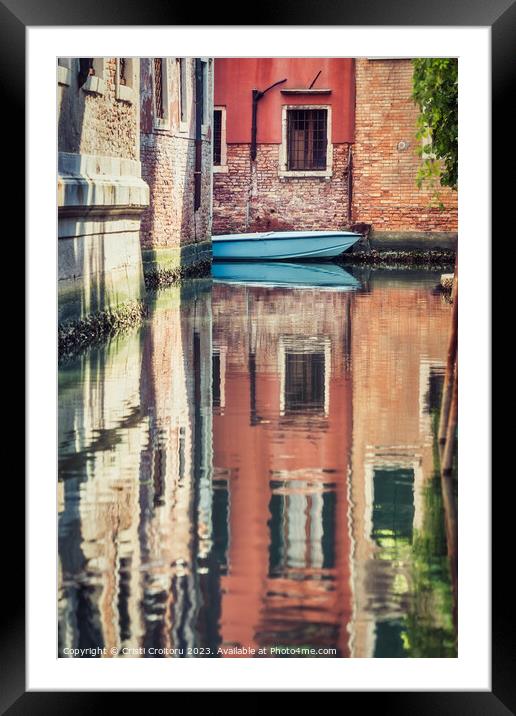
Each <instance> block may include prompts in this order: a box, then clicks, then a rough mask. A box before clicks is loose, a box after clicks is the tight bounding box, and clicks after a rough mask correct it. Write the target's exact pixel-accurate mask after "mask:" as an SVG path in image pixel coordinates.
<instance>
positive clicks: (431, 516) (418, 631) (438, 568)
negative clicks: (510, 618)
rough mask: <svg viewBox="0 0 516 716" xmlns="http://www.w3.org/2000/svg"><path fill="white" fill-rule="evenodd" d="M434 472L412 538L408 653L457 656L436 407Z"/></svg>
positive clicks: (434, 418) (428, 655)
mask: <svg viewBox="0 0 516 716" xmlns="http://www.w3.org/2000/svg"><path fill="white" fill-rule="evenodd" d="M431 415H432V425H433V434H434V474H433V475H432V477H431V479H429V480H428V482H427V484H426V486H425V488H424V494H423V502H424V511H423V514H424V518H423V526H422V528H421V529H420V530H416V531H415V532H414V540H413V554H412V565H413V579H414V600H413V608H412V609H411V611H410V613H409V615H408V618H407V634H408V642H409V651H410V656H413V657H432V656H433V657H454V656H457V648H456V640H455V630H454V626H453V618H452V589H451V581H450V570H449V562H448V553H447V545H446V533H445V526H444V507H443V499H442V492H441V482H440V474H439V448H438V444H437V430H438V424H439V410H438V409H434V410H432V413H431Z"/></svg>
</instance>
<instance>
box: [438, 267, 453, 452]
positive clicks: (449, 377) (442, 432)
mask: <svg viewBox="0 0 516 716" xmlns="http://www.w3.org/2000/svg"><path fill="white" fill-rule="evenodd" d="M452 301H453V308H452V326H451V333H450V340H449V343H448V357H447V360H446V371H445V374H444V385H443V397H442V402H441V414H440V416H439V430H438V432H437V440H438V444H439V452H440V454H441V457H442V450H443V448H444V444H445V442H446V430H447V427H448V418H449V416H450V406H451V400H452V392H453V380H454V378H453V376H454V371H455V362H456V359H457V333H458V331H457V324H458V276H457V260H455V277H454V281H453V289H452Z"/></svg>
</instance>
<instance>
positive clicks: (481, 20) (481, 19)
mask: <svg viewBox="0 0 516 716" xmlns="http://www.w3.org/2000/svg"><path fill="white" fill-rule="evenodd" d="M200 7H201V6H199V8H200ZM199 8H196V7H191V6H188V5H187V6H184V7H179V8H178V7H177V6H176V5H174V4H172V3H170V2H168V1H167V0H145V2H143V3H136V2H133V3H131V4H129V3H124V4H122V3H120V2H117V0H102V1H101V2H100V0H89V1H88V2H87V3H86V2H83V3H80V2H78V1H77V0H68V1H67V2H66V3H63V2H60V1H59V0H45V1H44V2H42V0H0V67H1V68H2V69H1V78H0V87H1V93H2V95H3V97H2V99H3V102H2V104H1V105H0V106H2V107H3V111H2V112H1V113H0V116H1V122H2V129H3V135H2V136H3V138H4V156H5V152H7V159H6V161H5V163H4V170H5V171H7V172H8V174H9V182H8V185H9V187H10V189H9V190H8V191H10V192H11V196H10V197H9V200H10V205H9V209H10V212H9V213H10V214H11V215H13V214H12V211H13V210H12V208H11V205H12V206H16V204H17V203H18V204H20V205H21V204H22V203H23V192H22V189H21V188H22V187H23V186H24V183H25V162H24V157H25V153H24V152H25V150H24V146H23V144H24V143H23V140H22V139H21V138H20V135H21V133H22V131H21V128H22V126H23V119H22V118H23V117H24V116H25V89H24V81H23V78H24V77H25V30H26V27H27V26H45V25H46V26H63V25H64V26H66V25H75V26H77V25H117V26H120V25H154V26H155V25H195V24H199V23H194V22H191V21H192V20H195V19H196V15H197V17H198V11H199ZM221 9H222V8H221V7H220V6H219V5H215V4H213V5H211V6H208V7H206V8H204V6H203V10H202V13H203V20H204V22H203V23H202V24H203V25H215V26H216V25H219V26H228V25H233V24H247V25H297V26H299V25H308V26H316V25H321V26H322V25H324V26H327V25H341V26H342V25H346V26H350V25H351V26H353V25H355V26H357V25H360V26H367V25H369V26H378V25H381V26H386V25H387V26H407V25H408V26H410V25H413V26H484V27H490V28H491V38H492V39H491V43H492V46H491V49H492V57H491V60H492V96H493V118H492V137H493V138H494V139H496V140H497V141H498V142H499V147H498V151H496V142H495V143H494V145H493V152H492V178H493V191H492V216H493V217H500V219H501V220H504V219H502V217H505V221H506V220H507V217H508V209H509V208H510V206H512V202H511V201H510V199H509V191H510V187H511V186H512V184H513V182H512V181H511V182H507V181H505V180H504V176H505V173H504V166H506V165H507V163H508V161H509V159H510V155H511V152H512V154H514V149H513V144H514V143H513V142H512V141H511V138H512V134H513V133H512V132H511V131H510V129H512V124H513V114H512V112H509V111H508V104H509V101H510V97H511V96H514V90H513V86H514V82H513V80H514V73H515V65H516V63H515V61H514V60H515V46H516V1H515V0H490V1H489V2H486V1H485V0H458V1H456V0H431V2H428V0H395V1H391V2H387V1H386V0H364V1H363V2H361V3H358V2H349V0H340V2H338V1H337V0H332V1H328V2H326V3H325V4H323V3H319V4H317V3H315V2H314V3H310V2H309V1H308V0H297V1H296V0H289V1H288V2H283V3H282V4H281V5H279V4H278V2H277V0H274V1H273V2H271V1H270V0H262V2H261V3H260V5H259V7H255V13H254V16H253V17H251V18H249V19H247V20H246V21H243V22H241V23H235V22H225V20H226V18H225V17H224V16H223V15H222V14H221ZM227 14H228V15H229V13H227ZM9 137H11V138H12V139H13V140H14V141H10V140H9ZM502 142H504V149H503V151H502V149H501V143H502ZM502 157H503V159H504V164H503V165H502ZM513 166H514V165H513V164H511V168H512V167H513ZM511 198H512V197H511ZM15 216H16V217H17V225H18V229H17V236H16V237H14V236H13V235H12V234H13V229H11V230H10V232H9V233H11V240H12V241H14V243H15V245H16V246H18V247H20V246H21V245H22V244H21V233H22V232H21V227H20V223H21V221H20V217H21V216H24V208H23V207H22V206H19V208H18V214H17V215H15ZM500 228H501V227H500ZM505 228H506V226H505V225H504V229H505ZM501 231H502V232H503V229H501ZM499 235H500V234H499V233H498V232H495V229H494V227H493V231H492V236H499ZM4 238H6V237H4ZM508 238H509V237H508ZM49 250H50V249H49ZM19 251H20V249H19V248H18V249H17V252H18V253H17V256H16V264H19ZM502 300H503V299H502V298H501V297H500V295H499V292H498V290H497V292H496V297H495V296H493V299H492V315H493V316H494V315H495V314H496V313H497V311H498V310H499V309H500V307H501V305H502V304H501V301H502ZM20 308H21V307H20V305H18V306H17V309H16V312H17V313H19V312H20ZM29 350H30V345H29ZM9 370H10V369H9ZM495 438H496V439H495ZM493 440H494V441H493V445H492V454H493V455H496V454H497V452H499V451H500V448H501V446H502V444H504V443H503V442H502V441H503V429H502V431H501V432H500V433H498V432H497V433H496V434H495V435H494V436H493ZM497 445H498V448H499V450H498V451H497V450H496V447H497ZM10 472H11V475H10V479H9V480H5V481H4V489H7V498H6V502H5V504H6V506H7V505H9V507H8V510H9V511H11V510H12V509H13V506H17V510H18V513H19V516H18V521H17V522H16V524H18V525H21V524H22V520H23V519H24V518H23V513H24V508H23V507H22V506H24V505H25V495H24V483H23V481H22V479H21V475H19V474H16V473H15V472H14V470H10ZM493 474H494V471H493ZM501 474H504V473H501ZM6 477H7V474H6ZM510 477H511V475H510V474H509V473H507V474H505V478H506V479H507V480H508V479H509V478H510ZM14 478H16V479H14ZM500 482H501V484H500V485H496V483H494V485H493V486H494V487H495V488H496V489H494V490H493V520H492V525H493V529H492V574H493V581H492V586H493V599H492V691H491V692H485V691H478V692H464V691H453V692H436V691H432V692H382V693H379V692H346V693H344V694H342V696H340V698H344V699H345V701H344V704H345V705H348V704H349V699H350V698H353V699H355V698H356V697H358V698H360V699H361V700H362V703H363V699H364V697H365V698H367V700H368V702H367V704H368V705H369V706H373V707H374V705H376V704H378V705H379V706H380V704H381V708H382V710H383V711H384V712H387V713H397V714H411V716H412V715H414V714H418V716H423V715H425V714H468V716H474V715H475V714H482V715H485V714H493V715H495V716H496V715H498V714H500V716H502V714H508V713H511V712H515V711H516V690H515V687H514V684H515V681H516V679H515V678H514V676H515V673H516V669H515V648H514V642H515V640H514V634H515V629H514V607H513V604H512V602H513V597H512V590H511V589H510V587H509V583H510V582H509V583H507V582H506V579H507V568H508V567H509V572H510V573H511V574H510V575H509V580H510V576H512V573H513V568H512V567H511V562H510V559H509V552H508V549H509V547H510V545H512V530H511V529H510V526H511V525H512V521H511V516H510V515H509V510H510V509H511V507H512V505H511V503H510V501H509V500H507V498H506V497H505V495H504V489H505V486H504V484H503V482H502V480H501V479H500ZM512 519H514V518H512ZM14 524H15V523H14V522H13V525H14ZM6 529H7V528H6ZM2 555H3V575H4V577H5V576H6V575H8V578H9V583H14V584H16V585H17V586H18V588H17V590H8V589H4V595H3V596H4V600H5V602H4V603H5V606H4V608H3V610H2V616H1V621H0V629H1V640H2V649H1V650H0V653H1V661H2V663H1V666H0V681H1V682H2V683H1V688H0V709H1V712H2V713H6V712H7V713H9V714H13V715H14V714H29V713H30V714H38V713H45V714H48V713H52V714H54V713H68V712H69V713H74V714H80V713H86V712H92V711H95V710H96V711H97V712H98V713H105V712H107V711H108V710H109V711H112V710H113V708H116V705H117V704H116V703H115V701H114V699H115V698H117V695H116V694H112V693H102V694H99V693H95V692H86V693H78V692H26V690H25V602H24V595H23V591H22V587H21V585H23V584H24V581H25V566H24V560H25V545H24V539H23V530H22V529H21V528H18V530H17V533H16V534H15V538H14V539H12V540H11V539H6V537H5V536H4V549H3V551H2ZM472 568H474V565H472ZM407 686H408V688H410V685H409V684H408V685H407ZM314 690H315V689H314ZM141 696H142V694H139V693H134V694H132V695H131V699H132V700H133V701H134V705H136V703H137V701H139V699H140V697H141ZM373 701H374V702H376V704H375V703H373Z"/></svg>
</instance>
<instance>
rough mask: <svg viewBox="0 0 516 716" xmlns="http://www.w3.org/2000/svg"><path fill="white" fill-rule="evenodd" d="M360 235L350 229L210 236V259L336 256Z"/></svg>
mask: <svg viewBox="0 0 516 716" xmlns="http://www.w3.org/2000/svg"><path fill="white" fill-rule="evenodd" d="M359 238H360V234H356V233H354V232H353V231H268V232H265V233H258V234H227V235H224V236H213V237H212V250H213V258H214V259H216V260H217V259H221V260H223V261H227V260H231V261H233V260H237V261H238V260H246V261H249V260H253V261H269V260H274V261H276V260H279V259H318V258H332V257H335V256H338V255H339V254H341V253H342V252H343V251H346V249H349V247H350V246H353V244H354V243H355V242H357V241H358V239H359Z"/></svg>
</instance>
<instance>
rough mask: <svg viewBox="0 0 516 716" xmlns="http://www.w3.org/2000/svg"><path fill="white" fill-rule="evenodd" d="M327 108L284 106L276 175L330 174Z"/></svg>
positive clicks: (317, 106)
mask: <svg viewBox="0 0 516 716" xmlns="http://www.w3.org/2000/svg"><path fill="white" fill-rule="evenodd" d="M330 137H331V108H330V107H329V106H321V105H297V106H284V107H283V116H282V147H281V156H280V161H281V165H280V175H283V176H331V170H332V145H331V141H330V140H329V138H330Z"/></svg>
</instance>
